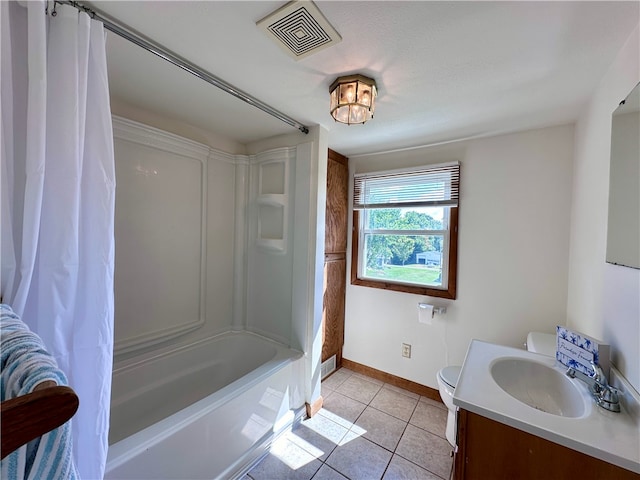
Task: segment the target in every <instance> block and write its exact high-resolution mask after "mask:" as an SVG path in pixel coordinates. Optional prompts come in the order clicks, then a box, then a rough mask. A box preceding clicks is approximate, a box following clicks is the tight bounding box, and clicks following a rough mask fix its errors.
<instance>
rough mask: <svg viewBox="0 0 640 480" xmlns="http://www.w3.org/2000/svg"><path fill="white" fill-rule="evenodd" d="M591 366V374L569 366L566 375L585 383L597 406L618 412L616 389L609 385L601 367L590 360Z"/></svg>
mask: <svg viewBox="0 0 640 480" xmlns="http://www.w3.org/2000/svg"><path fill="white" fill-rule="evenodd" d="M591 368H592V369H593V375H591V376H589V375H586V374H584V373H582V372H579V371H578V370H576V369H575V368H573V367H569V369H568V370H567V372H566V375H567V377H570V378H577V379H578V380H582V381H583V382H584V383H586V384H587V385H588V386H589V391H590V392H591V395H593V398H594V399H595V401H596V404H597V405H598V406H599V407H602V408H604V409H605V410H609V411H610V412H619V411H620V401H619V400H618V390H616V389H615V388H613V387H612V386H610V385H609V382H607V377H606V376H605V374H604V372H603V371H602V368H601V367H600V365H598V364H597V363H595V362H594V361H593V360H592V361H591Z"/></svg>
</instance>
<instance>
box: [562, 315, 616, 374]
mask: <svg viewBox="0 0 640 480" xmlns="http://www.w3.org/2000/svg"><path fill="white" fill-rule="evenodd" d="M556 341H557V343H556V360H558V361H559V362H560V363H562V364H563V365H565V366H566V367H573V368H575V369H576V370H578V371H580V372H582V373H586V374H587V375H592V374H593V369H592V368H591V360H593V361H595V363H597V364H598V365H600V367H601V368H602V371H603V372H604V374H605V375H606V376H607V378H609V358H610V347H609V345H607V344H605V343H603V342H602V341H600V340H596V339H595V338H591V337H588V336H587V335H585V334H583V333H579V332H574V331H572V330H569V329H568V328H565V327H561V326H560V325H558V326H557V327H556Z"/></svg>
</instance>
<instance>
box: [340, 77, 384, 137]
mask: <svg viewBox="0 0 640 480" xmlns="http://www.w3.org/2000/svg"><path fill="white" fill-rule="evenodd" d="M329 93H330V94H331V110H330V113H331V116H332V117H333V118H334V120H335V121H336V122H340V123H346V124H348V125H351V124H352V123H365V122H366V121H367V120H370V119H372V118H373V112H374V110H375V97H376V95H377V89H376V82H375V80H373V79H371V78H368V77H365V76H363V75H349V76H347V77H339V78H337V79H336V81H335V82H333V83H332V84H331V87H329Z"/></svg>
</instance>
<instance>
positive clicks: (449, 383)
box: [437, 365, 462, 447]
mask: <svg viewBox="0 0 640 480" xmlns="http://www.w3.org/2000/svg"><path fill="white" fill-rule="evenodd" d="M461 369H462V367H459V366H454V365H451V366H448V367H444V368H443V369H441V370H440V371H439V372H438V375H437V380H438V389H439V390H440V397H441V398H442V401H443V402H444V404H445V405H446V406H447V409H448V410H449V414H448V415H447V430H446V436H447V440H449V443H450V444H451V446H453V447H455V446H456V411H457V410H458V407H456V406H455V405H454V404H453V392H454V391H455V389H456V383H457V382H458V377H459V376H460V370H461Z"/></svg>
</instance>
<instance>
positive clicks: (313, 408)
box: [304, 397, 323, 418]
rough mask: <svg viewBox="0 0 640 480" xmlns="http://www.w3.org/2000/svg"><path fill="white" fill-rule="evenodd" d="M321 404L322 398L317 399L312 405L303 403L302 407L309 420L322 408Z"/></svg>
mask: <svg viewBox="0 0 640 480" xmlns="http://www.w3.org/2000/svg"><path fill="white" fill-rule="evenodd" d="M322 402H323V400H322V397H318V398H317V400H316V401H315V402H313V403H305V404H304V406H305V410H306V411H307V417H309V418H311V417H313V416H314V415H315V414H316V413H318V412H319V411H320V409H321V408H322Z"/></svg>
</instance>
